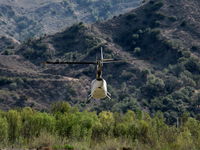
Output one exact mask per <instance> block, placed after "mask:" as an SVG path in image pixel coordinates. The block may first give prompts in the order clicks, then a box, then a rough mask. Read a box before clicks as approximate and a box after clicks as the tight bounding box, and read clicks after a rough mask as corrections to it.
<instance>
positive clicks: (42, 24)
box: [0, 0, 141, 41]
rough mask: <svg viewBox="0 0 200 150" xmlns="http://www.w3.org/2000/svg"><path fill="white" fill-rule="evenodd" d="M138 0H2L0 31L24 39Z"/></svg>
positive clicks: (101, 16) (105, 14)
mask: <svg viewBox="0 0 200 150" xmlns="http://www.w3.org/2000/svg"><path fill="white" fill-rule="evenodd" d="M140 3H141V0H123V1H121V0H73V1H69V0H43V1H37V0H32V1H29V0H1V1H0V28H1V31H0V34H2V35H9V36H12V37H14V38H16V39H17V40H21V41H23V40H25V39H28V38H30V37H33V36H41V35H42V34H52V33H55V32H58V31H61V29H63V28H66V27H67V26H70V25H72V24H73V23H77V22H80V21H82V22H85V23H90V22H95V21H98V20H102V19H107V18H111V17H112V16H115V15H118V14H122V13H124V12H127V11H128V10H130V9H132V8H135V7H137V6H138V5H139V4H140Z"/></svg>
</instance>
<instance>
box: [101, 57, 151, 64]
mask: <svg viewBox="0 0 200 150" xmlns="http://www.w3.org/2000/svg"><path fill="white" fill-rule="evenodd" d="M134 60H153V58H145V59H142V58H141V59H140V58H134V59H103V63H115V62H131V61H134Z"/></svg>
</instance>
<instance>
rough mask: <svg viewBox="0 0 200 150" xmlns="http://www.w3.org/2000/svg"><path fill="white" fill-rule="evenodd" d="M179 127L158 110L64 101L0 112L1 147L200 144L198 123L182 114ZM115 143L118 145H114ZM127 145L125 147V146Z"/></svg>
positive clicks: (148, 148)
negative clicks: (83, 107)
mask: <svg viewBox="0 0 200 150" xmlns="http://www.w3.org/2000/svg"><path fill="white" fill-rule="evenodd" d="M179 121H180V124H179V126H178V127H176V126H169V125H167V124H166V123H165V119H164V117H163V114H162V113H156V114H155V115H154V116H153V117H150V116H149V114H148V113H146V112H142V111H140V110H138V111H136V112H134V111H131V110H128V111H127V112H126V113H124V114H121V113H117V112H115V113H112V112H109V111H102V112H100V113H99V114H97V113H96V112H88V111H83V112H80V111H79V110H78V109H77V108H76V107H71V106H70V105H69V104H68V103H66V102H57V103H55V104H54V105H52V109H51V112H50V113H46V112H38V111H36V110H33V109H31V108H29V107H25V108H23V109H18V110H9V111H8V112H4V111H1V112H0V147H2V148H3V147H10V146H12V145H13V146H15V147H21V148H24V147H30V148H38V147H40V146H48V147H52V148H53V149H55V150H57V149H68V150H69V149H80V150H83V149H108V148H110V147H111V146H113V148H122V147H123V146H124V147H128V148H137V149H138V150H142V149H146V150H152V149H154V150H160V149H174V150H184V149H189V148H190V149H193V150H198V149H199V148H200V145H199V140H200V122H199V121H197V120H195V119H194V118H190V117H189V115H188V114H184V115H183V116H182V117H181V118H180V119H179ZM117 142H119V144H118V145H117V144H116V143H117ZM125 143H126V145H125Z"/></svg>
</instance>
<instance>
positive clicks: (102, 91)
mask: <svg viewBox="0 0 200 150" xmlns="http://www.w3.org/2000/svg"><path fill="white" fill-rule="evenodd" d="M90 95H91V97H92V98H94V99H103V98H105V97H107V96H108V91H107V83H106V81H105V80H104V79H95V80H93V81H92V84H91V94H90Z"/></svg>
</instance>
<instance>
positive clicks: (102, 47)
mask: <svg viewBox="0 0 200 150" xmlns="http://www.w3.org/2000/svg"><path fill="white" fill-rule="evenodd" d="M101 61H102V62H103V47H101Z"/></svg>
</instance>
